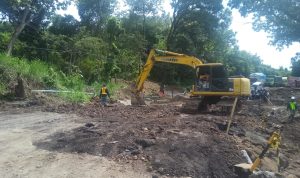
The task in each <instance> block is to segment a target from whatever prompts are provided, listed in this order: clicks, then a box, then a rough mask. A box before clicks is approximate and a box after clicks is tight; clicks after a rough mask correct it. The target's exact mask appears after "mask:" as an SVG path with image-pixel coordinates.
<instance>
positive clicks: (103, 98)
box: [100, 83, 110, 106]
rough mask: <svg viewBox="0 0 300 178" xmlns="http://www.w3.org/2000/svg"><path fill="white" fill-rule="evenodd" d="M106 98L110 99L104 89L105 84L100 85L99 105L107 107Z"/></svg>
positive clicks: (105, 88)
mask: <svg viewBox="0 0 300 178" xmlns="http://www.w3.org/2000/svg"><path fill="white" fill-rule="evenodd" d="M107 97H110V94H109V91H108V89H107V87H106V84H105V83H104V84H102V87H101V89H100V101H101V104H102V105H104V106H107Z"/></svg>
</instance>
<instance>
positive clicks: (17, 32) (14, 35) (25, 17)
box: [6, 7, 29, 56]
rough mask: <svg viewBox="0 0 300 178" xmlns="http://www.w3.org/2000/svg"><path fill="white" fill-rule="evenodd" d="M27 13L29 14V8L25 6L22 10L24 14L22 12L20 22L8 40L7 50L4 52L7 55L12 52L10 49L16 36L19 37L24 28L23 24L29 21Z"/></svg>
mask: <svg viewBox="0 0 300 178" xmlns="http://www.w3.org/2000/svg"><path fill="white" fill-rule="evenodd" d="M28 14H29V8H28V7H27V8H26V9H25V11H24V14H23V17H22V20H21V22H20V24H19V25H18V26H17V27H16V28H15V31H14V33H13V35H12V37H11V39H10V41H9V44H8V46H7V52H6V55H7V56H11V53H12V50H13V47H14V44H15V42H16V40H17V38H18V37H19V35H20V34H21V32H22V31H23V30H24V28H25V26H26V25H27V24H28V22H29V19H28V18H27V16H28Z"/></svg>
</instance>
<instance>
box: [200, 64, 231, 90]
mask: <svg viewBox="0 0 300 178" xmlns="http://www.w3.org/2000/svg"><path fill="white" fill-rule="evenodd" d="M230 88H233V83H232V82H230V81H229V79H228V76H227V72H226V70H225V68H224V66H223V65H222V64H219V63H214V64H203V65H201V66H197V68H196V78H195V85H194V92H201V91H202V92H227V91H229V90H230Z"/></svg>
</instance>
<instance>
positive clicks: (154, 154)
mask: <svg viewBox="0 0 300 178" xmlns="http://www.w3.org/2000/svg"><path fill="white" fill-rule="evenodd" d="M54 110H55V111H57V112H76V113H78V114H79V115H81V116H82V117H84V118H85V120H83V121H82V122H83V123H82V125H83V126H82V127H79V128H76V129H74V130H72V131H70V132H63V133H56V134H55V135H52V136H51V137H49V138H48V139H46V140H41V141H40V142H37V143H35V145H36V146H38V147H39V148H43V149H48V150H55V151H61V152H77V153H89V154H93V155H103V156H107V157H110V158H113V159H116V160H119V161H125V162H126V161H127V162H131V161H134V160H137V159H138V160H143V161H145V162H149V163H150V164H149V170H154V171H157V172H159V173H161V174H163V175H171V176H192V177H201V176H204V177H234V173H233V171H232V167H231V166H232V165H233V164H236V163H239V162H241V158H240V156H239V154H238V149H237V148H236V147H235V146H234V145H235V143H234V141H233V139H232V137H230V136H227V135H225V134H224V133H223V132H221V131H219V129H218V127H217V125H216V124H215V123H214V122H211V120H212V119H223V118H222V117H219V116H218V118H214V117H217V116H209V118H207V116H205V115H201V116H200V115H198V116H195V117H187V116H188V115H181V114H180V113H179V112H178V108H177V107H175V106H170V105H168V106H167V105H162V106H150V107H132V106H123V105H120V104H117V105H116V106H115V107H100V106H99V105H98V104H97V103H90V104H89V105H86V106H79V105H62V106H60V107H57V108H56V109H54Z"/></svg>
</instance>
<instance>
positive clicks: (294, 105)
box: [287, 96, 298, 121]
mask: <svg viewBox="0 0 300 178" xmlns="http://www.w3.org/2000/svg"><path fill="white" fill-rule="evenodd" d="M287 109H288V110H289V111H290V116H289V119H290V121H293V119H294V117H295V114H296V111H297V109H298V107H297V102H296V100H295V97H294V96H292V97H291V100H290V101H289V103H288V105H287Z"/></svg>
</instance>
